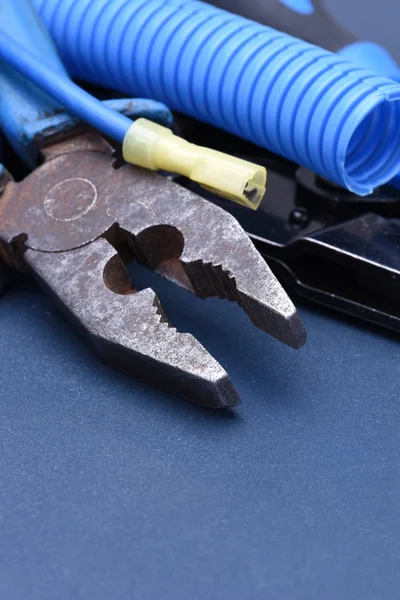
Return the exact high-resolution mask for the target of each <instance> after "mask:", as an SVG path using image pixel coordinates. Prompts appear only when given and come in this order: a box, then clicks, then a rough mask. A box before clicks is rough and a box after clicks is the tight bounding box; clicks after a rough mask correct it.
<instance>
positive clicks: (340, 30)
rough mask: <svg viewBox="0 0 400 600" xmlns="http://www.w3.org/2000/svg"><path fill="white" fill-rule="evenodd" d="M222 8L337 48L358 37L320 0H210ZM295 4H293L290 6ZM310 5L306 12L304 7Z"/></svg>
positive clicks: (329, 47)
mask: <svg viewBox="0 0 400 600" xmlns="http://www.w3.org/2000/svg"><path fill="white" fill-rule="evenodd" d="M206 2H208V3H209V4H213V5H214V6H217V7H218V8H222V9H224V10H228V11H230V12H233V13H236V14H238V15H241V16H242V17H246V18H247V19H252V20H253V21H258V23H262V24H263V25H268V26H269V27H273V28H274V29H278V30H279V31H284V32H285V33H288V34H289V35H292V36H294V37H297V38H300V39H302V40H305V41H307V42H310V43H311V44H315V45H317V46H320V47H321V48H325V49H326V50H330V51H331V52H337V51H338V50H340V49H341V48H344V47H346V46H348V45H350V44H353V43H354V42H356V41H357V38H356V37H355V36H354V35H353V34H352V33H351V32H350V31H348V30H347V29H346V28H345V27H342V25H340V24H339V23H338V22H337V21H335V19H334V18H333V17H332V16H331V15H330V14H329V13H328V12H327V11H326V10H325V8H324V7H323V5H322V3H321V1H320V0H290V2H289V1H288V0H286V1H282V2H281V1H280V0H206ZM289 5H290V6H293V8H289ZM307 6H309V9H310V10H309V11H307V12H305V11H304V7H307Z"/></svg>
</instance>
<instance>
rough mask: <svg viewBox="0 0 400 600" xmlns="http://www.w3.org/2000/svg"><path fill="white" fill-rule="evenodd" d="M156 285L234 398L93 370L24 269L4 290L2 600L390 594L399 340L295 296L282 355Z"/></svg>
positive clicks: (386, 597) (396, 504)
mask: <svg viewBox="0 0 400 600" xmlns="http://www.w3.org/2000/svg"><path fill="white" fill-rule="evenodd" d="M331 3H333V0H331ZM341 4H342V6H343V9H345V8H346V9H347V11H352V10H356V8H357V6H358V8H360V6H361V2H360V1H358V0H357V2H352V3H351V6H347V2H345V0H342V2H341ZM349 4H350V3H349ZM390 5H391V3H390V2H389V1H388V0H387V1H386V2H381V3H380V6H379V10H378V9H377V12H376V17H377V18H379V17H381V14H382V13H383V12H384V11H385V10H386V11H389V7H390ZM392 6H395V3H394V2H393V3H392ZM342 16H344V14H343V15H342ZM363 16H364V18H367V14H365V13H364V14H363ZM369 18H373V14H370V15H369ZM357 33H359V32H357ZM381 41H384V40H381ZM398 58H400V56H398ZM137 276H138V275H137ZM140 277H141V279H142V278H143V273H142V274H141V275H140ZM160 297H161V300H162V302H163V304H164V307H165V308H166V312H167V314H168V315H169V316H170V317H171V318H172V320H173V321H174V322H175V323H176V324H177V325H179V327H180V329H182V330H189V329H190V330H191V331H192V332H193V333H194V334H195V335H197V336H198V337H199V339H200V340H201V341H202V342H203V343H204V344H205V345H206V346H207V348H208V349H209V350H210V351H211V352H212V353H213V354H214V355H215V356H216V358H218V359H219V360H220V361H221V362H222V364H223V365H224V366H225V367H226V369H227V370H228V372H229V373H230V374H231V376H232V378H233V380H234V382H235V383H236V385H237V388H238V390H239V392H240V394H241V396H242V399H243V401H244V404H243V405H242V407H240V408H239V409H238V410H236V411H235V412H231V413H229V412H225V413H222V414H221V413H216V412H211V411H207V410H204V409H200V408H197V407H195V406H191V405H189V404H187V403H185V402H183V401H180V400H178V399H175V398H173V397H172V396H168V395H166V394H162V393H159V392H158V391H156V390H153V389H151V388H149V387H147V386H145V385H143V384H140V383H138V382H137V381H135V380H132V379H130V378H128V377H126V376H124V375H122V374H120V373H117V372H116V371H114V370H112V369H110V368H108V367H106V366H104V365H103V364H102V363H101V362H100V361H99V360H98V359H97V357H96V356H94V355H93V354H92V353H91V352H90V351H89V349H88V348H87V347H86V346H85V345H84V344H83V343H82V342H81V340H80V339H79V338H78V336H77V335H76V334H75V332H74V331H73V330H72V329H71V328H70V327H69V325H68V324H67V323H66V322H64V320H63V318H62V317H61V316H60V315H59V313H58V312H57V311H56V310H55V309H54V308H53V306H52V305H51V304H50V302H49V301H48V300H47V299H46V298H45V297H44V296H43V295H42V293H41V292H40V291H39V289H38V288H37V287H36V286H35V285H34V284H33V283H29V282H27V281H25V280H23V279H22V278H21V279H17V280H16V281H15V282H14V283H13V284H12V286H11V287H10V288H9V290H8V292H7V294H6V295H5V296H4V298H3V299H2V300H1V302H0V331H1V333H2V342H3V343H2V345H1V346H0V361H1V369H0V400H1V402H0V444H1V446H0V520H1V526H0V598H1V599H3V598H4V599H5V600H53V599H54V600H55V599H57V600H64V599H65V600H69V599H71V598H74V599H75V598H85V599H86V598H89V599H93V600H103V599H104V600H110V599H112V600H125V599H126V600H128V599H132V598H135V600H136V599H139V600H158V599H163V600H164V599H171V600H205V599H207V600H214V599H215V600H225V599H228V598H229V600H244V599H245V600H266V599H268V600H281V599H282V600H292V599H295V600H298V599H300V600H303V599H304V600H309V599H316V600H337V599H344V600H353V599H354V600H359V599H362V600H373V599H374V600H375V599H377V600H391V599H396V600H397V598H398V596H399V589H400V569H399V560H400V547H399V536H400V524H399V523H400V520H399V519H400V481H399V462H400V439H399V438H400V434H399V417H400V403H399V389H400V345H399V342H398V338H396V337H395V336H391V335H385V334H383V333H382V332H380V331H379V330H378V329H374V328H371V327H366V326H364V325H362V324H359V323H356V322H355V321H350V320H347V319H341V318H340V317H338V316H336V315H334V314H333V313H324V312H321V311H314V310H312V309H311V308H304V307H303V308H301V313H302V316H303V317H304V321H305V325H306V327H307V329H308V334H309V342H308V344H307V346H306V347H305V348H304V349H303V350H301V351H298V352H295V351H292V350H290V349H289V348H287V347H285V346H283V345H282V344H280V343H279V342H276V341H275V340H272V339H271V338H269V337H268V336H266V335H264V334H262V333H261V332H259V331H257V330H256V329H255V328H253V327H252V326H251V325H250V323H249V322H248V320H247V318H246V316H245V315H243V314H242V313H241V311H240V310H239V309H238V308H236V307H235V306H234V305H231V304H229V303H227V302H220V301H217V300H215V301H214V300H207V301H204V302H202V301H200V300H197V299H195V298H192V297H191V296H190V295H188V294H186V293H185V292H181V291H178V292H176V291H175V289H174V288H173V287H172V288H171V286H161V291H160ZM192 311H193V312H192Z"/></svg>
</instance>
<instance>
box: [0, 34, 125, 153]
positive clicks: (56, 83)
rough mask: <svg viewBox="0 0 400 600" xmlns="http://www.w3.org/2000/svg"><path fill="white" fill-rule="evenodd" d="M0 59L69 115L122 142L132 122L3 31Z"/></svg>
mask: <svg viewBox="0 0 400 600" xmlns="http://www.w3.org/2000/svg"><path fill="white" fill-rule="evenodd" d="M0 59H1V60H4V61H5V62H7V63H8V64H9V65H11V66H12V67H13V68H14V69H15V70H16V71H18V72H19V73H20V74H21V75H22V76H24V77H26V78H27V79H29V80H30V81H32V82H33V83H35V84H36V85H37V86H38V87H40V88H41V89H42V90H43V91H44V92H46V93H47V94H49V96H52V97H53V98H54V99H55V100H57V102H58V103H59V104H60V105H61V106H63V107H64V108H65V109H66V110H67V111H68V112H71V113H72V114H74V115H76V116H77V117H79V118H80V119H82V121H85V122H86V123H88V124H89V125H92V127H94V128H95V129H98V130H99V131H101V132H102V133H104V134H105V135H107V136H109V137H110V138H112V139H114V140H116V141H118V142H120V143H122V142H123V140H124V137H125V134H126V132H127V131H128V129H129V127H130V126H131V125H132V121H131V119H128V117H125V116H124V115H122V114H120V113H118V112H117V111H115V110H112V109H111V108H109V107H108V106H105V105H104V104H103V103H102V102H100V100H97V99H96V98H94V97H93V96H91V95H90V94H89V93H88V92H85V90H83V89H82V88H80V87H79V86H78V85H76V83H74V82H73V81H72V80H71V79H69V78H67V77H63V76H61V75H59V74H58V73H56V72H54V71H52V70H51V69H49V68H48V67H46V66H45V65H44V64H43V63H41V62H40V59H38V58H37V57H36V56H35V55H34V54H32V53H31V52H30V51H29V50H27V49H26V48H25V47H24V46H22V45H21V44H20V43H19V42H16V41H15V40H14V39H13V38H12V37H10V36H9V35H7V34H6V33H4V32H3V31H0Z"/></svg>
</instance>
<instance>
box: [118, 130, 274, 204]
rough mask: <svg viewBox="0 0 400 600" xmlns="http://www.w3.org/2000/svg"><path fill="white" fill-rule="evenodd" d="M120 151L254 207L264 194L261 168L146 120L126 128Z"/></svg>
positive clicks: (135, 161) (131, 160)
mask: <svg viewBox="0 0 400 600" xmlns="http://www.w3.org/2000/svg"><path fill="white" fill-rule="evenodd" d="M122 153H123V157H124V159H125V160H126V161H127V162H129V163H133V164H135V165H139V166H140V167H145V168H146V169H152V170H153V171H158V170H164V171H170V172H171V173H179V175H185V176H186V177H188V178H189V179H191V180H192V181H196V182H197V183H199V184H200V185H201V186H202V187H204V188H205V189H206V190H209V191H210V192H214V193H215V194H218V195H219V196H223V197H224V198H228V199H229V200H233V201H234V202H238V203H239V204H243V205H244V206H248V207H249V208H252V209H254V210H256V209H257V208H258V207H259V205H260V202H261V200H262V198H263V196H264V194H265V185H266V181H267V172H266V170H265V168H264V167H260V166H258V165H255V164H253V163H251V162H247V161H246V160H242V159H240V158H236V157H235V156H230V155H229V154H224V153H223V152H217V151H216V150H211V149H210V148H204V147H202V146H196V145H195V144H191V143H189V142H187V141H186V140H184V139H182V138H180V137H177V136H176V135H174V134H173V133H172V131H171V130H170V129H167V128H166V127H162V126H161V125H157V123H153V122H152V121H148V120H147V119H137V121H135V122H134V123H133V124H132V126H131V127H130V128H129V129H128V132H127V133H126V135H125V138H124V142H123V145H122Z"/></svg>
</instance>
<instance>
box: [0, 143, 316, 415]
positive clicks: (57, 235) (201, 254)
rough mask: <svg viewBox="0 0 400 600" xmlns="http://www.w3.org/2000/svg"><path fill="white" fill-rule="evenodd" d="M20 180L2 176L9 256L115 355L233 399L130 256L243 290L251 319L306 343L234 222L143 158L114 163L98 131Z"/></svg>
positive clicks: (194, 397)
mask: <svg viewBox="0 0 400 600" xmlns="http://www.w3.org/2000/svg"><path fill="white" fill-rule="evenodd" d="M42 152H43V156H44V157H45V162H44V163H43V164H42V166H40V167H39V168H37V169H35V170H34V171H33V172H32V173H31V174H30V175H29V176H28V177H26V178H25V179H24V180H23V181H22V182H20V183H15V182H13V181H12V180H11V179H10V178H9V177H8V176H7V174H5V175H4V176H3V186H2V187H3V189H2V194H1V197H0V240H1V248H2V251H1V254H2V257H3V260H4V261H5V262H6V263H7V264H8V265H10V266H13V267H16V268H18V269H20V270H25V271H30V272H32V273H33V274H34V275H35V276H36V278H37V279H38V280H39V282H40V283H41V284H42V286H43V288H44V289H45V290H46V291H47V292H48V293H50V294H51V296H52V297H53V298H54V299H55V301H56V302H57V303H58V304H59V306H60V307H61V308H62V309H63V310H64V312H66V314H67V315H68V317H69V318H70V320H71V321H72V322H73V323H74V324H75V325H76V326H77V327H78V329H79V330H80V331H81V333H82V334H83V336H84V337H85V338H86V339H87V340H88V342H89V343H90V344H91V345H92V346H93V347H94V348H95V349H96V350H97V351H98V352H99V354H100V355H101V356H102V357H103V358H104V359H105V360H106V361H107V362H109V363H112V364H114V365H116V366H117V367H119V368H122V369H124V370H125V371H127V372H129V373H130V374H132V375H135V376H137V377H139V378H140V379H142V380H144V381H146V382H148V383H151V384H153V385H156V386H158V387H160V388H162V389H165V390H167V391H170V392H172V393H174V394H177V395H179V396H182V397H184V398H186V399H188V400H190V401H193V402H196V403H198V404H203V405H207V406H211V407H215V408H217V407H224V406H234V405H237V404H238V403H240V400H239V397H238V395H237V393H236V391H235V389H234V387H233V385H232V383H231V380H230V379H229V377H228V375H227V373H226V372H225V371H224V369H223V368H222V367H221V365H220V364H219V363H218V362H217V361H216V360H215V359H214V358H213V357H212V356H211V355H210V354H209V353H208V352H207V351H206V350H205V349H204V348H203V346H202V345H201V344H200V343H199V342H198V341H197V340H196V339H195V338H194V337H193V336H192V335H190V334H187V333H178V332H177V331H176V330H175V329H174V328H173V327H171V326H170V325H169V323H168V320H167V317H166V316H165V314H164V312H163V310H162V307H161V305H160V303H159V300H158V298H157V296H156V295H155V293H154V292H153V291H152V290H151V289H145V290H142V291H139V292H136V291H135V289H134V287H133V284H132V282H131V281H130V278H129V275H128V272H127V270H126V268H125V265H126V264H127V262H128V261H129V260H131V259H132V258H134V257H135V258H136V259H137V260H138V261H139V262H140V263H142V264H144V265H146V266H148V267H150V268H151V269H153V270H154V271H156V272H157V273H160V274H161V275H163V276H164V277H166V278H167V279H169V280H171V281H173V282H175V283H177V284H178V285H180V286H182V287H184V288H185V289H187V290H189V291H190V292H193V293H195V294H196V295H197V296H200V297H202V298H206V297H210V296H218V297H220V298H227V299H229V300H234V301H236V302H237V303H238V304H239V305H240V306H241V307H243V309H244V310H245V311H246V313H247V314H248V315H249V317H250V319H251V321H252V322H253V324H254V325H256V326H257V327H259V328H260V329H262V330H264V331H266V332H267V333H270V334H271V335H273V336H274V337H276V338H278V339H279V340H281V341H283V342H285V343H287V344H288V345H290V346H292V347H294V348H298V347H300V346H301V345H302V344H303V343H304V342H305V331H304V328H303V325H302V323H301V320H300V318H299V316H298V314H297V312H296V309H295V307H294V306H293V304H292V302H291V301H290V300H289V298H288V296H287V295H286V293H285V291H284V290H283V288H282V287H281V285H280V284H279V283H278V281H277V280H276V279H275V277H274V275H273V274H272V272H271V271H270V269H269V267H268V266H267V264H266V263H265V261H264V260H263V259H262V257H261V256H260V255H259V253H258V252H257V251H256V249H255V248H254V246H253V244H252V242H251V241H250V239H249V238H248V237H247V235H246V234H245V232H244V230H243V229H242V228H241V226H240V225H239V224H238V222H237V221H236V220H235V219H234V217H232V216H231V215H229V214H228V213H227V212H225V211H224V210H222V209H221V208H219V207H217V206H215V205H213V204H211V203H209V202H208V201H206V200H204V199H202V198H201V197H199V196H197V195H196V194H193V193H192V192H190V191H188V190H186V189H185V188H183V187H181V186H180V185H178V184H176V183H174V182H172V181H169V180H168V179H166V178H164V177H162V176H160V175H158V174H155V173H153V172H148V171H145V170H144V169H141V168H138V167H132V166H130V165H123V166H120V167H119V168H117V167H118V163H116V161H115V158H114V155H113V149H112V147H111V146H110V145H109V144H108V142H107V141H106V140H104V139H103V138H102V137H101V136H100V135H99V134H97V133H96V132H87V133H84V134H82V135H74V136H72V137H69V138H67V139H66V140H64V141H61V142H54V143H52V144H51V145H49V146H47V147H46V148H44V149H43V150H42Z"/></svg>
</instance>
